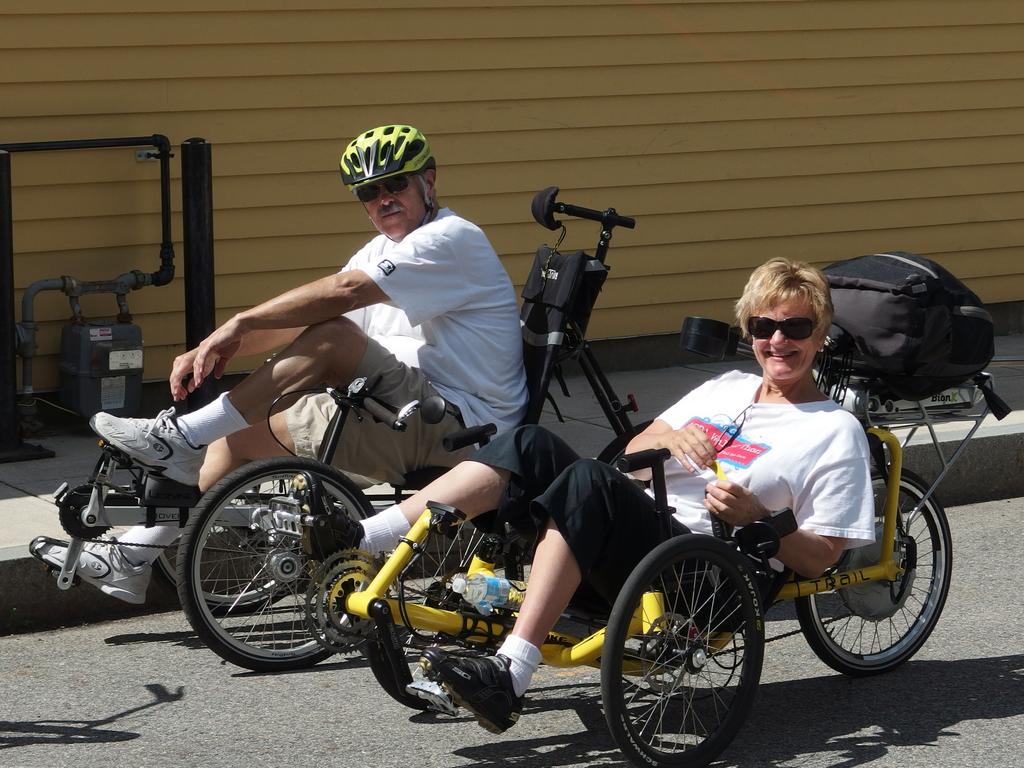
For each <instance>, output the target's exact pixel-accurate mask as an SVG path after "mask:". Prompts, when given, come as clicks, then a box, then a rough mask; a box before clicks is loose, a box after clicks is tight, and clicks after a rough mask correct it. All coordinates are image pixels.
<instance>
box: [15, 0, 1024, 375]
mask: <svg viewBox="0 0 1024 768" xmlns="http://www.w3.org/2000/svg"><path fill="white" fill-rule="evenodd" d="M173 7H174V10H173V11H168V10H161V9H160V8H158V7H157V4H155V3H148V2H142V3H140V2H138V0H31V2H29V1H28V0H6V2H4V3H3V4H0V103H2V109H0V144H5V143H15V142H27V141H43V140H56V139H80V138H98V137H112V136H138V135H151V134H154V133H161V134H165V135H167V136H168V137H169V138H170V139H171V141H172V143H173V144H174V145H175V152H176V153H178V152H179V146H180V143H181V142H182V141H184V140H186V139H188V138H190V137H195V136H199V137H203V138H205V139H206V140H207V141H209V142H211V143H212V144H213V165H214V171H215V181H214V200H215V209H216V210H215V223H214V229H215V237H216V259H217V285H216V294H217V302H218V320H224V319H226V318H228V317H230V315H231V314H232V313H233V312H236V311H238V310H240V309H242V308H245V307H248V306H251V305H252V304H253V303H256V302H258V301H260V300H262V299H265V298H268V297H270V296H272V295H274V294H276V293H278V292H280V291H281V290H283V289H285V288H288V287H291V286H294V285H297V284H300V283H302V282H305V281H308V280H311V279H313V278H316V277H319V276H321V275H323V274H326V273H327V272H329V271H331V270H334V269H336V268H337V267H338V266H339V265H340V264H342V263H344V261H345V260H346V259H347V258H348V256H349V255H350V254H351V253H352V252H353V251H354V250H355V249H356V248H358V247H359V246H360V245H361V244H362V243H363V242H365V241H366V240H367V239H368V238H369V236H370V235H371V234H372V231H371V229H370V225H369V222H368V221H367V219H366V216H365V214H364V212H363V211H362V208H361V206H359V204H358V203H356V202H355V201H353V200H352V199H351V196H350V195H348V193H347V192H346V191H345V189H344V188H343V187H342V186H341V185H340V183H339V179H338V174H337V170H336V168H337V166H336V161H337V156H338V155H339V153H340V150H341V149H342V148H343V146H344V144H345V143H346V142H347V140H348V139H349V138H350V137H351V136H352V135H353V134H355V133H356V132H358V131H360V130H362V129H365V128H368V127H370V126H373V125H376V124H380V123H384V122H410V123H413V124H414V125H416V126H418V127H419V128H421V129H422V130H423V131H424V132H426V133H427V135H428V136H429V137H430V139H431V143H432V145H433V147H434V150H435V153H436V155H437V158H438V161H439V163H440V170H439V178H438V185H439V190H440V192H441V196H442V198H443V201H444V202H445V203H446V204H448V205H449V206H451V207H452V208H454V209H455V210H457V211H459V212H460V213H462V214H464V215H466V216H468V217H469V218H471V219H473V220H474V221H476V222H478V223H479V224H480V225H481V226H483V227H484V229H485V230H486V231H487V233H488V235H489V236H490V237H491V239H492V241H493V242H494V244H495V247H496V248H497V249H498V251H499V253H501V254H502V257H503V260H504V263H505V265H506V267H507V269H508V270H509V273H510V274H511V275H512V277H513V280H514V281H515V282H516V283H517V284H520V283H521V282H522V280H523V279H524V277H525V274H526V271H527V269H528V268H529V265H530V262H531V259H532V254H533V251H534V250H535V248H536V246H537V245H538V244H539V243H540V242H543V241H544V240H546V239H550V238H551V237H552V236H553V233H549V232H547V231H545V230H542V229H540V228H538V227H537V226H536V225H535V224H534V223H533V222H532V220H531V219H530V214H529V205H530V199H531V197H532V195H533V193H534V192H535V191H537V190H538V189H541V188H543V187H546V186H549V185H557V186H559V187H561V189H562V192H561V195H560V199H563V200H566V201H569V202H574V203H577V204H580V205H586V206H590V207H596V208H605V207H608V206H614V207H615V208H617V209H618V210H619V211H620V212H621V213H624V214H628V215H633V216H636V218H637V228H636V229H635V230H634V231H628V230H618V231H616V233H615V237H614V240H613V248H612V251H611V255H610V260H609V263H610V264H611V266H612V276H611V279H610V281H609V282H608V283H607V285H606V288H605V291H604V293H603V294H602V296H601V298H600V300H599V304H598V309H597V310H596V311H595V313H594V317H593V321H592V325H591V329H592V334H593V335H594V336H595V337H613V336H632V335H637V334H650V333H665V332H670V331H674V330H676V329H677V328H678V327H679V323H680V322H681V320H682V318H683V317H684V316H685V315H687V314H707V315H711V316H715V317H719V318H722V319H728V318H729V317H730V314H731V305H732V303H733V302H734V301H735V298H736V297H737V296H738V294H739V293H740V291H741V290H742V288H743V284H744V282H745V280H746V277H747V275H748V274H749V272H750V269H751V268H752V267H754V266H756V265H757V264H759V263H761V262H762V261H764V260H765V259H767V258H769V257H771V256H776V255H789V256H795V257H798V258H802V259H806V260H809V261H811V262H813V263H816V264H819V265H824V264H827V263H829V262H831V261H833V260H837V259H841V258H846V257H850V256H855V255H859V254H861V253H867V252H872V251H876V250H881V249H902V250H909V251H916V252H919V253H923V254H927V255H929V256H932V257H934V258H936V259H937V260H939V261H940V262H941V263H943V264H944V265H946V266H947V267H948V268H949V269H950V270H952V271H953V272H954V273H955V274H957V275H958V276H960V277H961V278H963V279H964V280H965V281H966V282H967V283H968V285H970V286H971V287H972V288H973V289H974V290H976V291H977V292H978V293H979V294H980V295H981V297H982V298H983V299H984V300H985V301H989V302H1001V301H1015V300H1022V299H1024V266H1022V263H1024V260H1022V259H1021V258H1020V255H1019V249H1020V247H1021V245H1022V244H1024V213H1022V211H1024V138H1022V137H1024V3H1021V2H1019V0H975V1H974V2H970V3H966V2H962V0H884V1H881V0H811V1H809V2H801V1H799V0H750V1H748V2H736V1H734V0H707V1H705V2H667V1H658V0H650V1H649V2H623V1H621V0H619V1H614V0H603V1H602V0H560V1H559V0H556V1H555V2H544V3H542V2H539V0H488V1H487V2H486V3H483V2H480V1H479V0H418V1H417V2H413V0H405V1H403V0H374V2H359V1H351V0H350V1H345V0H292V1H290V2H285V0H181V1H179V2H176V3H174V4H173ZM12 167H13V176H14V185H15V188H14V196H13V205H14V215H15V219H16V224H15V231H14V243H15V250H16V260H15V282H16V286H17V289H18V295H17V296H16V301H17V302H18V304H16V307H18V311H17V312H16V314H18V316H19V317H20V301H21V294H22V292H23V291H24V289H25V288H26V287H27V286H28V285H30V284H31V283H32V282H34V281H36V280H42V279H47V278H52V277H57V276H60V275H71V276H73V277H75V278H77V279H79V280H101V279H109V278H112V277H115V276H116V275H118V274H121V273H123V272H126V271H129V270H132V269H140V270H143V271H147V272H148V271H153V270H155V269H156V268H157V266H158V263H159V262H158V245H159V231H160V230H159V190H158V185H157V177H158V173H157V166H156V164H155V163H152V162H140V161H137V160H136V159H135V152H134V150H132V149H118V150H97V151H77V152H63V153H32V154H17V155H14V156H13V159H12ZM179 168H180V165H179V158H177V157H176V158H175V160H174V161H173V169H174V174H175V180H174V185H173V186H174V188H173V190H172V200H173V203H174V207H175V221H174V236H175V241H176V242H175V249H176V254H177V265H178V278H176V279H175V281H174V282H173V283H172V284H171V285H169V286H167V287H164V288H158V289H157V288H147V289H144V290H142V291H139V292H137V293H135V294H133V295H131V296H130V297H129V302H130V308H131V310H132V312H133V314H134V316H135V318H136V321H137V322H139V324H140V325H142V327H143V331H144V335H145V341H146V371H145V376H146V378H147V379H159V378H162V377H163V376H164V375H165V374H166V371H167V369H168V368H169V365H170V361H171V360H172V359H173V357H174V356H175V355H176V354H178V353H179V352H180V351H182V349H183V341H184V329H183V323H184V320H183V287H182V281H181V278H180V276H181V274H182V270H181V267H182V248H181V242H180V239H181V222H180V209H181V189H180V183H179V179H178V175H179ZM596 234H597V233H596V231H595V229H594V227H592V226H589V225H587V224H585V223H580V222H571V223H570V224H569V234H568V236H567V238H566V240H565V243H564V247H566V248H581V247H583V248H591V247H593V244H594V241H595V239H596ZM82 303H83V307H84V309H85V311H86V313H87V314H88V315H90V316H94V317H101V316H110V315H112V314H113V313H114V311H115V305H114V301H113V297H111V296H89V297H85V298H84V299H83V302H82ZM68 314H69V310H68V305H67V300H66V299H65V298H64V297H63V296H62V295H60V294H58V293H54V292H45V293H42V294H40V295H39V297H38V299H37V301H36V304H35V315H36V318H37V320H38V321H39V322H40V331H39V357H38V358H37V362H36V365H35V371H34V373H35V380H34V383H35V385H36V387H37V388H40V389H47V388H53V387H55V386H56V384H57V377H58V374H57V361H56V353H57V351H58V346H59V335H60V327H61V325H62V324H63V323H64V322H65V319H66V318H67V316H68ZM254 364H255V361H253V360H251V359H250V360H239V361H236V362H235V363H234V366H233V370H245V369H247V368H250V367H251V366H252V365H254Z"/></svg>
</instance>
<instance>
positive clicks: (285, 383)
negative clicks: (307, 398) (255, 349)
mask: <svg viewBox="0 0 1024 768" xmlns="http://www.w3.org/2000/svg"><path fill="white" fill-rule="evenodd" d="M366 345H367V338H366V335H365V334H364V333H363V332H362V330H361V329H360V328H359V326H357V325H356V324H355V323H353V322H352V321H351V320H349V319H348V318H345V317H339V318H338V319H337V320H329V321H327V322H323V323H317V324H316V325H311V326H309V328H307V329H306V330H304V331H303V332H302V333H301V334H299V336H298V337H296V339H295V340H294V341H293V342H292V343H291V344H289V345H288V346H287V347H285V348H284V349H283V350H282V351H281V352H280V353H279V354H278V355H277V356H276V357H274V358H273V359H272V360H269V361H268V362H266V363H264V364H263V365H261V366H260V367H259V368H257V369H256V370H255V371H253V372H252V373H251V374H249V375H248V376H246V377H245V379H243V380H242V381H241V382H240V383H239V384H237V385H236V386H235V387H234V388H233V389H232V390H231V392H229V393H228V398H229V399H230V400H231V403H232V404H233V405H234V406H235V408H236V409H237V410H238V412H239V413H240V414H241V415H242V417H243V418H244V419H245V420H246V422H248V423H249V424H258V423H259V422H261V421H263V420H265V419H266V416H267V411H268V410H269V408H270V406H271V404H272V403H273V402H274V399H275V398H276V397H278V396H279V395H280V394H281V393H282V392H289V391H292V390H296V389H303V388H309V387H315V386H319V385H322V384H329V385H332V386H344V385H347V384H348V383H349V382H350V381H351V380H352V379H353V378H354V376H355V371H356V369H357V368H358V366H359V363H360V361H362V359H363V355H364V354H365V353H366ZM271 441H272V438H271ZM278 447H279V448H280V446H278Z"/></svg>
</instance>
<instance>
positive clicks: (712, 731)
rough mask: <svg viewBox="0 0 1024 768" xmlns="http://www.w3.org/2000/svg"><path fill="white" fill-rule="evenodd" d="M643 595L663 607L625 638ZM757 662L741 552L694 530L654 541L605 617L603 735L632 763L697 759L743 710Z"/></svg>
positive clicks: (750, 588)
mask: <svg viewBox="0 0 1024 768" xmlns="http://www.w3.org/2000/svg"><path fill="white" fill-rule="evenodd" d="M645 593H653V594H660V595H661V596H662V597H663V605H664V611H663V612H661V613H660V615H659V616H658V617H657V618H656V619H655V620H654V621H652V622H651V623H650V626H649V627H647V628H646V629H645V631H643V632H640V633H638V634H633V633H631V632H630V624H631V623H633V618H634V615H635V613H636V611H637V610H639V607H640V606H641V605H642V600H643V599H644V597H643V596H644V594H645ZM763 659H764V614H763V608H762V606H761V602H760V598H759V596H758V593H757V589H756V587H755V585H754V580H753V576H752V574H751V572H750V569H749V567H748V566H747V565H746V561H745V558H744V557H743V556H742V555H740V554H739V553H738V552H737V551H736V550H735V549H734V548H732V547H731V546H730V545H729V544H727V543H726V542H724V541H721V540H719V539H715V538H712V537H710V536H705V535H700V534H685V535H681V536H676V537H673V538H671V539H669V540H668V541H666V542H663V543H662V544H660V545H659V546H658V547H656V548H655V549H653V550H652V551H651V552H650V553H649V554H648V555H647V556H646V557H645V558H644V559H643V560H642V561H641V562H640V564H639V565H638V566H637V567H636V568H635V569H634V570H633V572H632V573H631V574H630V576H629V578H628V579H626V583H625V584H624V585H623V587H622V590H621V591H620V592H619V595H618V597H617V598H616V600H615V605H614V607H613V608H612V612H611V615H610V617H609V619H608V628H607V631H606V635H605V641H604V653H603V655H602V657H601V698H602V702H603V704H604V713H605V719H606V720H607V722H608V728H609V730H610V731H611V734H612V737H613V738H614V740H615V742H616V744H617V745H618V747H619V749H621V750H622V752H623V753H624V754H625V756H626V758H627V759H628V760H629V761H630V762H632V763H633V764H634V765H651V766H657V767H658V768H661V767H662V766H703V765H706V764H707V763H709V762H710V761H712V760H714V759H715V758H716V757H717V756H718V755H720V754H721V753H722V751H723V750H725V749H726V747H728V746H729V744H730V743H731V742H732V740H733V739H734V738H735V736H736V734H737V732H738V731H739V729H740V727H741V726H742V724H743V722H744V720H745V719H746V716H747V714H748V713H749V712H750V708H751V707H752V706H753V703H754V699H755V696H756V694H757V686H758V683H759V681H760V678H761V666H762V663H763Z"/></svg>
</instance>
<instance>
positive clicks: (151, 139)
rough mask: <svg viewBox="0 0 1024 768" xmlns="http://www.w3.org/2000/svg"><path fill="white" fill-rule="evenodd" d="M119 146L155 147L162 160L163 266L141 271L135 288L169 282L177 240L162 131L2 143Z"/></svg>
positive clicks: (29, 148) (25, 148)
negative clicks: (149, 133)
mask: <svg viewBox="0 0 1024 768" xmlns="http://www.w3.org/2000/svg"><path fill="white" fill-rule="evenodd" d="M116 147H156V148H157V152H156V153H150V157H154V158H156V159H157V160H159V161H160V266H159V268H158V269H157V270H156V271H155V272H149V273H145V272H139V273H138V274H139V278H138V279H139V281H140V282H139V283H138V284H137V285H136V286H135V287H136V288H142V287H143V286H146V285H153V286H161V285H167V284H168V283H169V282H171V280H173V279H174V241H173V239H172V235H171V157H172V154H171V142H170V140H169V139H168V138H167V137H166V136H164V135H162V134H159V133H155V134H153V135H152V136H128V137H125V138H119V139H71V140H67V141H27V142H21V143H17V144H0V151H4V150H6V151H7V152H52V151H55V150H63V149H114V148H116Z"/></svg>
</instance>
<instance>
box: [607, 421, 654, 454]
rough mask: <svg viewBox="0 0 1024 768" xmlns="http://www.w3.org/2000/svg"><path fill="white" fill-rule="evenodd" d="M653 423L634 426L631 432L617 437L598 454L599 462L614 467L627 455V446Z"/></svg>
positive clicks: (645, 422)
mask: <svg viewBox="0 0 1024 768" xmlns="http://www.w3.org/2000/svg"><path fill="white" fill-rule="evenodd" d="M652 423H653V419H648V420H647V421H644V422H641V423H640V424H636V425H634V427H633V429H631V430H630V431H629V432H626V433H625V434H622V435H618V436H616V437H615V438H614V439H613V440H612V441H611V442H610V443H608V445H606V446H605V447H604V448H602V449H601V452H600V453H599V454H597V460H598V461H600V462H602V463H604V464H611V465H613V466H614V464H615V462H616V460H617V459H619V458H621V457H622V456H623V455H624V454H625V453H626V446H627V445H629V441H630V440H632V439H633V438H634V437H636V436H637V435H639V434H640V433H641V432H643V431H644V430H645V429H647V428H648V427H649V426H651V424H652Z"/></svg>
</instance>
